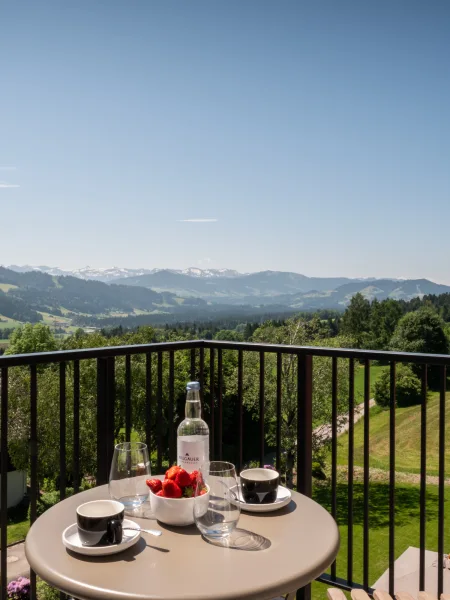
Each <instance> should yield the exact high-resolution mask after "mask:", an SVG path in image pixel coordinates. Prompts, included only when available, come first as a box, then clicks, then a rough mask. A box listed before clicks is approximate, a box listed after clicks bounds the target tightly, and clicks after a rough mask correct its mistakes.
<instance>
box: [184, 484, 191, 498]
mask: <svg viewBox="0 0 450 600" xmlns="http://www.w3.org/2000/svg"><path fill="white" fill-rule="evenodd" d="M193 495H194V488H193V487H192V486H191V485H188V486H186V487H185V488H184V489H183V498H192V496H193Z"/></svg>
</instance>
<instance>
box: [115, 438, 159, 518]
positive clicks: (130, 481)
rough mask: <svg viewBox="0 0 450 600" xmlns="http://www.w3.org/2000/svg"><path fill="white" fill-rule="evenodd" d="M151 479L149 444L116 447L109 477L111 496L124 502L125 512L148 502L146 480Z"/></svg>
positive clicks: (131, 443)
mask: <svg viewBox="0 0 450 600" xmlns="http://www.w3.org/2000/svg"><path fill="white" fill-rule="evenodd" d="M149 477H150V461H149V458H148V448H147V444H144V443H142V442H124V443H122V444H117V445H116V446H115V448H114V456H113V459H112V463H111V472H110V475H109V495H110V496H111V498H113V499H114V500H118V501H119V502H122V504H123V505H124V506H125V511H133V510H135V509H137V508H139V507H140V506H141V505H142V504H143V503H144V502H145V501H146V500H147V498H148V488H147V485H146V483H145V480H146V479H148V478H149Z"/></svg>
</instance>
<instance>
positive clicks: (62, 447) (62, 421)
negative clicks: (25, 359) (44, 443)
mask: <svg viewBox="0 0 450 600" xmlns="http://www.w3.org/2000/svg"><path fill="white" fill-rule="evenodd" d="M66 474H67V469H66V363H65V362H60V363H59V499H60V500H64V498H65V497H66V479H67V475H66Z"/></svg>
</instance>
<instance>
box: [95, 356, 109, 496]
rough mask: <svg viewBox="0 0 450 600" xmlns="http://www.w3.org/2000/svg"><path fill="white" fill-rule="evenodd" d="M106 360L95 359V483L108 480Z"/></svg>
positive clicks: (103, 482) (102, 482)
mask: <svg viewBox="0 0 450 600" xmlns="http://www.w3.org/2000/svg"><path fill="white" fill-rule="evenodd" d="M107 377H108V373H107V362H106V359H105V358H98V359H97V476H96V482H97V485H103V484H105V483H107V481H108V467H107V463H106V443H107V442H106V439H107V431H106V428H105V421H106V393H107V392H106V388H107Z"/></svg>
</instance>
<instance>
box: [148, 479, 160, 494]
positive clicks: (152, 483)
mask: <svg viewBox="0 0 450 600" xmlns="http://www.w3.org/2000/svg"><path fill="white" fill-rule="evenodd" d="M145 483H146V484H147V485H148V487H149V488H150V489H151V490H152V492H153V493H154V494H156V493H157V492H159V491H160V490H162V481H160V480H159V479H147V480H146V482H145Z"/></svg>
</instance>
